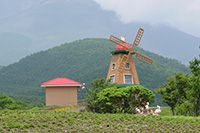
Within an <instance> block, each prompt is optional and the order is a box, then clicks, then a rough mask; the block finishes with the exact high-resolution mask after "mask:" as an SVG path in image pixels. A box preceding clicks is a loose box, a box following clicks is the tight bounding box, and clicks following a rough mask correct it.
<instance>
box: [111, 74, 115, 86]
mask: <svg viewBox="0 0 200 133" xmlns="http://www.w3.org/2000/svg"><path fill="white" fill-rule="evenodd" d="M110 79H111V81H110V83H111V84H113V83H114V82H115V75H111V76H110Z"/></svg>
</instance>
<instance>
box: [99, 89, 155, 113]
mask: <svg viewBox="0 0 200 133" xmlns="http://www.w3.org/2000/svg"><path fill="white" fill-rule="evenodd" d="M97 97H98V99H97V101H96V103H97V105H99V106H100V109H101V110H100V112H102V113H117V112H118V113H119V112H123V113H135V108H136V107H138V106H139V105H138V103H139V101H140V100H141V101H146V102H149V103H153V102H154V98H155V95H154V94H153V92H152V91H150V90H148V89H146V88H144V87H142V86H129V87H125V88H119V89H117V88H116V87H111V88H106V89H103V90H102V91H101V92H100V93H99V94H98V95H97Z"/></svg>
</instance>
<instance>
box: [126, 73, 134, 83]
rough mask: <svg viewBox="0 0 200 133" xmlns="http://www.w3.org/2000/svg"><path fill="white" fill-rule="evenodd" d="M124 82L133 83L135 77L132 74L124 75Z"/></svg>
mask: <svg viewBox="0 0 200 133" xmlns="http://www.w3.org/2000/svg"><path fill="white" fill-rule="evenodd" d="M124 83H125V84H133V78H132V75H130V74H129V75H124Z"/></svg>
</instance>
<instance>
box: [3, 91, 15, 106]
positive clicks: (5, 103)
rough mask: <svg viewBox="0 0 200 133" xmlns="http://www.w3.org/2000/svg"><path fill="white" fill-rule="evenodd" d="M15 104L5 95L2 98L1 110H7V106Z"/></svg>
mask: <svg viewBox="0 0 200 133" xmlns="http://www.w3.org/2000/svg"><path fill="white" fill-rule="evenodd" d="M14 102H15V101H14V100H13V99H12V98H10V97H9V96H7V95H5V94H3V95H1V96H0V109H5V108H6V106H7V105H9V104H13V103H14Z"/></svg>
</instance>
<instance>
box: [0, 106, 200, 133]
mask: <svg viewBox="0 0 200 133" xmlns="http://www.w3.org/2000/svg"><path fill="white" fill-rule="evenodd" d="M0 123H1V124H0V132H9V133H10V132H13V133H14V132H61V133H63V132H65V131H67V132H119V133H121V132H147V131H148V132H200V117H184V116H176V117H174V116H141V115H132V114H96V113H87V112H80V113H77V112H66V111H50V110H26V111H22V110H19V111H9V110H3V111H0Z"/></svg>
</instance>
